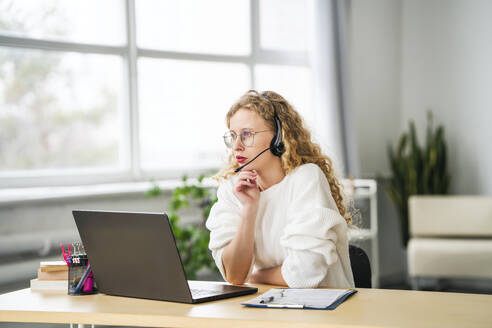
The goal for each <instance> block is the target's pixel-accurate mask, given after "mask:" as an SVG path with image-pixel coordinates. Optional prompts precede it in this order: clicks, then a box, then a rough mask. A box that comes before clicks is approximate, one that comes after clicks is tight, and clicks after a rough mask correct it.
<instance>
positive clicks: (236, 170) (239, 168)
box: [234, 147, 270, 173]
mask: <svg viewBox="0 0 492 328" xmlns="http://www.w3.org/2000/svg"><path fill="white" fill-rule="evenodd" d="M269 149H270V147H268V148H267V149H265V150H263V151H262V152H261V153H259V154H258V155H256V156H255V157H254V158H253V159H252V160H250V161H249V162H248V163H246V164H243V165H241V166H240V167H238V168H237V169H235V170H234V172H235V173H237V172H239V171H241V170H242V169H243V167H245V166H246V165H248V164H249V163H251V162H252V161H254V160H255V159H257V158H258V156H260V155H261V154H263V153H264V152H266V151H267V150H269Z"/></svg>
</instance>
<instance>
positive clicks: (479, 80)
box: [348, 0, 492, 281]
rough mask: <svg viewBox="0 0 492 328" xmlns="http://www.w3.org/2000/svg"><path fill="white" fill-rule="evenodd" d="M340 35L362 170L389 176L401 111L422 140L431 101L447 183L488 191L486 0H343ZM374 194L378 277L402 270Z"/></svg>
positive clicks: (391, 225)
mask: <svg viewBox="0 0 492 328" xmlns="http://www.w3.org/2000/svg"><path fill="white" fill-rule="evenodd" d="M348 44H349V53H350V57H349V62H350V68H349V70H350V76H349V80H350V82H349V90H348V92H349V96H350V99H349V103H350V109H351V110H352V112H353V117H354V118H355V120H356V121H355V127H356V131H354V133H355V134H356V138H357V141H358V148H359V158H360V167H361V175H362V177H375V176H377V175H378V174H383V175H384V176H389V174H390V170H389V165H388V158H387V154H386V146H387V144H388V142H391V143H392V144H393V145H394V144H395V143H396V141H397V139H398V137H399V135H400V134H401V133H402V131H403V130H404V129H405V130H406V129H407V128H408V122H409V120H410V119H413V120H415V122H416V124H417V129H418V131H419V137H420V140H421V142H423V140H424V139H423V137H424V132H425V127H426V111H427V109H432V110H433V112H434V121H435V122H436V123H442V124H444V126H445V134H446V140H447V143H448V148H449V153H448V155H449V156H448V163H449V167H450V173H451V176H452V184H451V192H452V193H456V194H492V169H491V168H492V145H491V144H490V142H491V141H492V127H491V125H492V1H490V0H432V1H430V0H371V1H367V0H352V1H351V8H350V16H349V34H348ZM378 187H379V188H380V190H381V189H382V188H381V185H378ZM379 197H380V208H379V214H380V215H379V230H380V233H379V235H380V236H381V238H380V241H379V244H380V253H381V254H380V258H381V262H380V263H381V268H380V271H381V276H382V279H383V281H384V280H385V278H389V277H394V276H397V275H398V274H400V275H404V272H405V260H406V259H405V258H404V256H403V257H402V256H401V254H402V253H401V250H400V248H399V244H400V237H399V233H400V231H399V225H398V221H397V220H398V219H397V213H396V212H395V210H394V206H393V205H392V204H391V203H390V202H389V201H388V199H387V195H386V194H385V193H384V191H383V192H381V193H380V195H379ZM403 254H404V253H403Z"/></svg>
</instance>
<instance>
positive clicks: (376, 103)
mask: <svg viewBox="0 0 492 328" xmlns="http://www.w3.org/2000/svg"><path fill="white" fill-rule="evenodd" d="M400 13H401V1H396V0H371V1H366V0H353V1H352V2H351V8H350V16H349V27H348V38H349V40H348V47H349V54H350V55H349V65H350V66H349V71H350V73H349V74H350V75H349V90H348V94H349V97H350V99H349V104H350V109H351V110H352V113H353V118H354V119H355V122H354V123H355V124H354V126H355V130H356V131H353V133H355V134H356V135H357V136H356V140H357V143H358V150H359V158H360V172H361V177H374V176H375V175H376V174H378V173H380V174H383V175H387V174H389V173H390V171H389V163H388V159H387V156H386V147H387V144H388V143H390V142H393V141H394V140H395V139H396V138H397V137H398V135H399V133H400V121H401V118H400V116H401V114H400V109H399V108H400V72H401V63H400V57H401V56H400V38H401V31H400V26H401V17H400Z"/></svg>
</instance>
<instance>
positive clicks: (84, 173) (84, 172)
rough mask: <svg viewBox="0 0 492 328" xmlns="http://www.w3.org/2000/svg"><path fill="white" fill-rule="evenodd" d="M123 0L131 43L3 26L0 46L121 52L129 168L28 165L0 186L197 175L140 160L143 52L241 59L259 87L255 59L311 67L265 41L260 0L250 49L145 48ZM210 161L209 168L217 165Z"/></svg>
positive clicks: (3, 175)
mask: <svg viewBox="0 0 492 328" xmlns="http://www.w3.org/2000/svg"><path fill="white" fill-rule="evenodd" d="M122 1H124V11H123V12H124V19H125V25H124V26H125V27H126V38H125V39H126V44H123V45H121V46H113V45H102V44H92V43H91V44H88V43H79V42H71V41H59V40H51V39H37V38H30V37H21V36H13V35H9V34H2V33H1V32H0V46H1V47H10V48H17V49H19V48H26V49H36V50H47V51H49V50H51V51H60V52H76V53H82V54H104V55H117V56H120V57H121V58H122V59H123V62H124V68H123V69H124V71H123V76H124V81H123V82H124V88H123V94H124V99H126V101H125V102H124V103H123V117H122V120H123V126H124V128H123V129H124V130H123V131H122V132H123V133H122V136H123V139H122V140H121V144H120V149H121V151H122V152H123V153H122V156H121V158H122V161H123V163H120V164H122V166H123V167H128V169H124V168H116V169H115V168H111V169H59V170H29V171H6V172H0V188H16V187H39V186H64V185H87V184H99V183H116V182H131V181H135V182H137V181H148V180H150V179H159V180H165V179H176V178H178V177H180V176H182V175H183V174H185V173H186V174H187V175H188V176H190V177H197V176H198V175H199V174H200V173H203V171H204V169H192V170H186V172H184V171H182V170H173V169H162V170H152V171H146V170H144V169H142V167H141V164H140V141H139V104H138V70H137V64H138V59H139V58H143V57H146V58H158V59H177V60H189V61H208V62H216V63H242V64H245V65H246V66H247V67H248V69H249V79H250V86H251V88H253V89H255V88H256V86H255V82H254V81H255V76H254V74H255V73H254V72H255V69H254V67H255V65H257V64H268V65H288V66H302V67H310V65H309V58H308V53H307V51H306V52H293V51H275V50H267V49H261V47H260V25H259V24H260V23H259V21H260V17H259V0H249V5H250V31H249V33H250V35H251V37H250V42H251V44H250V46H251V52H250V54H249V55H216V54H202V53H188V52H179V51H165V50H157V49H149V48H140V47H138V46H137V40H136V28H137V27H136V13H135V0H122ZM216 169H218V168H217V167H211V168H210V170H216Z"/></svg>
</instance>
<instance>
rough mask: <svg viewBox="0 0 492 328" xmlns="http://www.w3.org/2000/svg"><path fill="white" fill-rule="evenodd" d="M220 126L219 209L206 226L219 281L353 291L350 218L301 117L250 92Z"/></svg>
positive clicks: (271, 97) (270, 96) (277, 100)
mask: <svg viewBox="0 0 492 328" xmlns="http://www.w3.org/2000/svg"><path fill="white" fill-rule="evenodd" d="M226 122H227V126H228V128H229V131H228V132H227V133H226V134H225V135H224V141H225V143H226V145H227V146H228V147H229V148H230V149H231V154H230V156H229V163H228V166H227V167H226V168H224V169H223V170H222V171H221V172H219V174H218V175H217V176H216V178H217V179H218V180H219V187H218V190H217V197H218V202H217V203H215V204H214V206H213V207H212V209H211V211H210V216H209V218H208V220H207V223H206V226H207V228H208V229H209V230H210V232H211V233H210V244H209V248H210V249H211V251H212V256H213V257H214V260H215V262H216V264H217V267H218V268H219V270H220V272H221V274H222V276H223V277H224V279H225V280H227V281H228V282H230V283H231V284H236V285H240V284H243V283H244V282H251V283H266V284H273V285H282V286H288V287H291V288H295V287H296V288H314V287H340V288H347V287H354V280H353V276H352V270H351V267H350V259H349V254H348V239H347V225H348V224H350V222H351V216H350V214H349V213H347V210H346V208H345V205H344V204H343V197H342V193H341V190H340V184H339V182H338V179H337V178H336V176H335V174H334V171H333V167H332V161H331V160H330V158H328V157H327V156H324V155H322V154H321V151H320V147H319V146H318V145H317V144H314V143H313V142H312V141H311V134H310V133H309V131H308V130H307V129H306V128H305V127H304V126H303V122H302V118H301V117H300V115H299V114H298V113H297V112H296V111H295V110H294V109H293V108H292V106H291V105H290V104H289V103H288V102H287V101H286V100H285V99H284V98H283V97H282V96H280V95H279V94H277V93H275V92H272V91H267V92H264V93H262V94H259V93H258V92H257V91H255V90H249V91H248V92H247V93H246V94H244V95H243V96H242V97H241V98H240V99H239V100H238V101H237V102H236V103H235V104H234V105H233V106H232V107H231V109H230V110H229V112H228V113H227V115H226ZM235 171H238V173H236V172H235ZM254 267H256V270H255V271H254V272H253V268H254Z"/></svg>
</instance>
